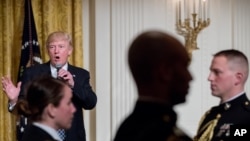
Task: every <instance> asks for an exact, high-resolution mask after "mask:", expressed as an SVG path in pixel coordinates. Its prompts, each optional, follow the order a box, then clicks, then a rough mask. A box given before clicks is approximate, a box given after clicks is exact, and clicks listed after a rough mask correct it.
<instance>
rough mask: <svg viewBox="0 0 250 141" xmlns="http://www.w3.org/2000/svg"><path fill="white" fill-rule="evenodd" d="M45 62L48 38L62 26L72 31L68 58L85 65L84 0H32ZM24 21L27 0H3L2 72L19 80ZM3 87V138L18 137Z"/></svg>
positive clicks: (0, 107) (4, 140)
mask: <svg viewBox="0 0 250 141" xmlns="http://www.w3.org/2000/svg"><path fill="white" fill-rule="evenodd" d="M31 2H32V8H33V14H34V18H35V23H36V30H37V36H38V41H39V43H40V51H41V56H42V59H43V62H46V61H48V59H49V57H48V55H47V52H46V48H45V41H46V38H47V36H48V34H49V33H51V32H54V31H58V30H63V31H66V32H68V33H70V34H71V35H72V39H73V46H74V51H73V54H72V55H71V57H70V60H69V62H70V63H71V64H73V65H76V66H79V67H82V66H83V48H82V0H31ZM23 22H24V0H0V67H1V69H0V75H1V77H2V76H5V75H9V76H10V77H11V79H12V80H13V82H14V83H16V79H17V73H18V67H19V61H20V56H21V54H20V52H21V42H22V31H23ZM7 102H8V100H7V97H6V95H5V94H4V92H3V91H2V87H1V90H0V140H1V141H15V139H16V127H15V124H16V122H15V116H14V115H12V114H10V113H9V112H8V110H7Z"/></svg>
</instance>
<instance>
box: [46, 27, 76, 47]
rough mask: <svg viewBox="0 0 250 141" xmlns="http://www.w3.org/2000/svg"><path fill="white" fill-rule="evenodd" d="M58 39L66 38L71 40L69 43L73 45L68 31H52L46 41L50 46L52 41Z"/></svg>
mask: <svg viewBox="0 0 250 141" xmlns="http://www.w3.org/2000/svg"><path fill="white" fill-rule="evenodd" d="M58 40H66V41H68V42H69V45H70V46H71V47H72V46H73V44H72V38H71V36H70V35H69V34H68V33H67V32H64V31H56V32H52V33H51V34H49V36H48V38H47V41H46V47H48V46H49V44H50V43H51V42H54V41H58Z"/></svg>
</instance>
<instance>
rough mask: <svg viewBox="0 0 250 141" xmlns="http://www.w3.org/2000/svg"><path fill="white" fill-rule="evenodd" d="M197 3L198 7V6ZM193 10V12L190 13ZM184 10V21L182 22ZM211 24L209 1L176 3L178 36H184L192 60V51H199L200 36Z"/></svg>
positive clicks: (184, 0) (185, 0)
mask: <svg viewBox="0 0 250 141" xmlns="http://www.w3.org/2000/svg"><path fill="white" fill-rule="evenodd" d="M197 2H198V6H196V3H197ZM197 7H198V13H197V11H196V8H197ZM191 9H192V12H190V10H191ZM182 10H183V13H184V18H183V19H184V21H182V14H183V13H182ZM190 15H191V18H190ZM197 16H198V18H197ZM209 24H210V18H209V0H178V1H177V2H176V28H177V29H176V30H177V33H178V34H180V35H182V36H184V38H185V48H186V49H187V51H188V54H189V56H190V58H192V51H193V50H196V49H199V48H198V47H197V36H198V34H199V33H200V31H201V30H202V29H204V28H205V27H207V26H208V25H209Z"/></svg>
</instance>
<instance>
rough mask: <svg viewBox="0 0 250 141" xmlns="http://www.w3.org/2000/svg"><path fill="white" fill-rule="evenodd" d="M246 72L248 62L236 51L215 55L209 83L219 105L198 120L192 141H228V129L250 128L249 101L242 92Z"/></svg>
mask: <svg viewBox="0 0 250 141" xmlns="http://www.w3.org/2000/svg"><path fill="white" fill-rule="evenodd" d="M248 72H249V66H248V59H247V57H246V56H245V55H244V54H243V53H242V52H240V51H238V50H233V49H229V50H222V51H220V52H218V53H216V54H215V55H214V57H213V60H212V63H211V66H210V74H209V77H208V80H209V81H210V84H211V85H210V88H211V91H212V95H213V96H216V97H218V98H220V104H219V105H218V106H215V107H213V108H211V109H210V110H209V111H207V112H206V113H205V115H204V116H203V117H202V118H201V120H200V125H199V127H198V131H197V135H196V136H195V137H194V140H195V141H228V140H230V141H231V140H232V139H233V136H232V133H231V134H230V127H231V128H232V127H233V126H235V125H239V126H241V125H250V102H249V99H248V98H247V95H246V93H245V90H244V85H245V82H246V80H247V77H248Z"/></svg>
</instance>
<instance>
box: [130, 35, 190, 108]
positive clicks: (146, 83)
mask: <svg viewBox="0 0 250 141" xmlns="http://www.w3.org/2000/svg"><path fill="white" fill-rule="evenodd" d="M189 61H190V59H189V56H188V53H187V51H186V50H185V48H184V46H183V45H182V44H181V43H180V42H179V41H178V40H177V39H176V38H174V37H173V36H171V35H169V34H167V33H164V32H161V31H147V32H144V33H142V34H140V35H139V36H138V37H136V38H135V40H134V41H133V42H132V44H131V46H130V48H129V52H128V62H129V67H130V70H131V72H132V75H133V77H134V80H135V82H136V85H137V87H138V93H139V100H144V101H155V102H160V103H163V104H166V105H169V106H173V105H175V104H178V103H183V102H185V99H186V94H187V93H188V89H189V82H190V81H191V80H192V76H191V74H190V72H189V71H188V65H189Z"/></svg>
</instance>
